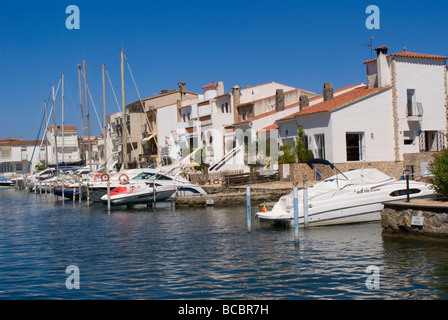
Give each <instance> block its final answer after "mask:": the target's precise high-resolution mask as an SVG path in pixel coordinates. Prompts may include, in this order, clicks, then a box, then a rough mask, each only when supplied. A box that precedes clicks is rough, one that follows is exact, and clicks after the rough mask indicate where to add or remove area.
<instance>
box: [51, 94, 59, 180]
mask: <svg viewBox="0 0 448 320" xmlns="http://www.w3.org/2000/svg"><path fill="white" fill-rule="evenodd" d="M51 92H52V105H53V120H54V128H53V133H54V153H55V161H56V174H57V175H58V176H59V160H58V126H57V124H56V110H55V101H54V100H55V96H54V86H52V87H51Z"/></svg>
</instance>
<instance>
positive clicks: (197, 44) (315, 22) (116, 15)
mask: <svg viewBox="0 0 448 320" xmlns="http://www.w3.org/2000/svg"><path fill="white" fill-rule="evenodd" d="M72 4H74V5H77V6H78V7H79V9H80V21H81V25H80V27H81V28H80V30H68V29H67V28H66V26H65V21H66V19H67V17H68V16H69V15H68V14H66V13H65V9H66V7H67V6H69V5H72ZM368 5H377V6H378V7H379V8H380V10H381V11H380V17H381V21H380V23H381V24H380V30H368V29H367V28H366V26H365V21H366V19H367V18H368V16H369V15H368V14H366V13H365V11H366V8H367V6H368ZM446 12H448V2H447V1H433V0H429V1H415V0H407V1H405V0H399V1H390V0H388V1H386V0H369V1H365V0H352V1H335V0H322V1H299V0H275V1H274V0H269V1H268V0H256V1H252V0H251V1H245V0H240V1H233V0H228V1H202V0H191V1H165V0H164V1H135V0H128V1H103V0H101V1H99V0H95V1H79V0H70V1H65V0H64V1H63V0H57V1H56V0H52V1H50V0H49V1H34V0H33V1H30V0H24V1H8V2H6V1H3V2H2V10H1V11H0V28H1V29H0V40H1V45H0V72H1V80H0V88H1V89H0V93H1V99H0V106H1V111H2V113H1V114H2V118H1V119H2V121H1V126H0V139H4V138H7V137H12V138H20V137H23V139H25V140H34V139H36V138H37V135H38V130H39V127H40V123H41V120H42V116H43V101H44V100H46V99H48V98H49V94H50V90H51V85H52V84H54V85H57V83H58V81H59V79H60V77H61V74H62V73H64V74H65V79H66V86H65V87H66V89H65V123H66V125H76V126H77V127H78V128H80V127H81V125H80V124H81V116H80V108H79V93H78V74H77V65H78V64H80V63H82V60H83V59H84V58H85V59H86V61H87V65H88V69H89V72H88V77H89V87H90V89H91V91H92V94H93V97H94V102H95V105H96V108H97V111H98V114H99V116H100V118H101V119H102V82H101V81H102V79H101V64H102V63H104V64H106V67H107V69H108V71H109V74H110V76H111V78H112V82H113V86H114V89H115V90H116V93H117V95H118V99H119V101H121V79H120V50H121V48H124V49H125V51H126V55H127V58H128V60H129V63H130V65H131V68H132V72H133V74H134V77H135V80H136V82H137V85H138V88H139V91H140V94H141V96H142V98H145V97H149V96H152V95H153V94H154V93H156V92H160V90H162V89H165V88H166V89H176V88H177V83H178V82H180V81H184V82H186V83H187V89H188V90H190V91H194V92H198V93H200V92H201V91H202V90H201V88H202V86H204V85H206V84H208V83H210V82H211V81H212V80H213V81H215V82H216V81H223V82H224V85H225V88H226V92H228V91H230V88H231V87H232V86H234V85H239V86H241V87H245V86H247V85H258V84H262V83H267V82H271V81H276V82H279V83H282V84H286V85H291V86H294V87H298V88H302V89H306V90H310V91H314V92H317V93H321V91H322V88H323V83H324V82H332V83H333V86H334V87H335V88H339V87H343V86H346V85H350V84H354V83H359V82H366V76H365V66H364V65H363V64H362V63H363V61H365V60H369V59H370V51H369V49H368V48H367V47H363V46H362V45H363V44H368V43H369V39H370V37H372V36H373V37H374V40H373V44H374V46H380V45H383V44H385V45H387V46H389V47H391V52H399V51H401V50H402V48H403V47H404V46H406V47H407V50H408V51H411V52H419V53H428V54H439V55H448V40H447V31H448V21H447V18H446ZM107 90H108V95H107V100H108V105H107V112H108V113H114V112H117V111H118V107H117V104H116V102H115V99H114V97H113V95H112V93H111V87H110V85H109V84H107ZM136 100H138V96H137V93H136V89H135V87H134V85H133V83H132V80H131V78H130V74H129V71H128V70H127V69H126V101H127V103H130V102H133V101H136ZM89 105H90V113H91V117H90V119H91V124H92V134H99V132H100V130H99V124H98V121H97V118H96V114H95V111H94V109H93V106H92V103H91V102H90V100H89ZM56 107H57V110H56V116H57V121H58V123H60V122H61V101H60V96H59V97H58V100H57V101H56ZM51 123H53V120H52V121H51Z"/></svg>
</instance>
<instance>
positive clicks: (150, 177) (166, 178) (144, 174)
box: [89, 169, 206, 202]
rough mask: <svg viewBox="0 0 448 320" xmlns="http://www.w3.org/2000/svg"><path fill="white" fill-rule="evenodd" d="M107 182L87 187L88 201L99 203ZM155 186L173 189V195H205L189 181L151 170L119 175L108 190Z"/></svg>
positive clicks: (110, 183) (105, 191)
mask: <svg viewBox="0 0 448 320" xmlns="http://www.w3.org/2000/svg"><path fill="white" fill-rule="evenodd" d="M107 184H108V182H107V181H98V182H96V183H94V184H91V185H89V191H90V192H89V195H90V200H92V201H94V202H101V201H102V197H103V196H105V195H106V194H107ZM147 184H149V185H152V184H155V185H156V187H159V186H166V187H172V188H175V190H176V192H175V194H173V195H172V196H175V195H199V194H206V192H205V190H204V189H203V188H201V187H200V186H198V185H196V184H194V183H191V182H190V181H188V180H186V179H184V178H182V177H180V176H178V175H177V176H170V175H168V174H161V173H158V172H157V171H155V170H152V169H143V170H141V171H140V172H139V173H138V172H134V175H128V174H121V175H120V176H119V177H118V179H114V180H112V179H111V180H110V181H109V187H110V190H112V189H114V188H118V187H125V188H126V187H129V188H131V187H133V186H142V185H147Z"/></svg>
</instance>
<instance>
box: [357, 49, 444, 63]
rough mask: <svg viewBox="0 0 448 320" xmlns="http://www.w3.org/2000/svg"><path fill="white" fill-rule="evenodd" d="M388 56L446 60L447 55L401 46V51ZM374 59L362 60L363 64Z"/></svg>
mask: <svg viewBox="0 0 448 320" xmlns="http://www.w3.org/2000/svg"><path fill="white" fill-rule="evenodd" d="M377 49H378V48H377ZM388 57H404V58H419V59H442V60H448V57H445V56H438V55H433V54H425V53H415V52H408V51H406V48H403V51H402V52H397V53H393V54H390V55H388ZM376 60H377V59H372V60H367V61H364V64H369V63H372V62H375V61H376Z"/></svg>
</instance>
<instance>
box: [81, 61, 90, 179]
mask: <svg viewBox="0 0 448 320" xmlns="http://www.w3.org/2000/svg"><path fill="white" fill-rule="evenodd" d="M82 63H83V66H84V93H85V95H86V119H87V139H88V140H87V149H88V152H89V169H90V171H92V152H91V151H92V148H91V146H90V114H89V102H88V93H87V74H86V69H87V67H86V60H83V61H82Z"/></svg>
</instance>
